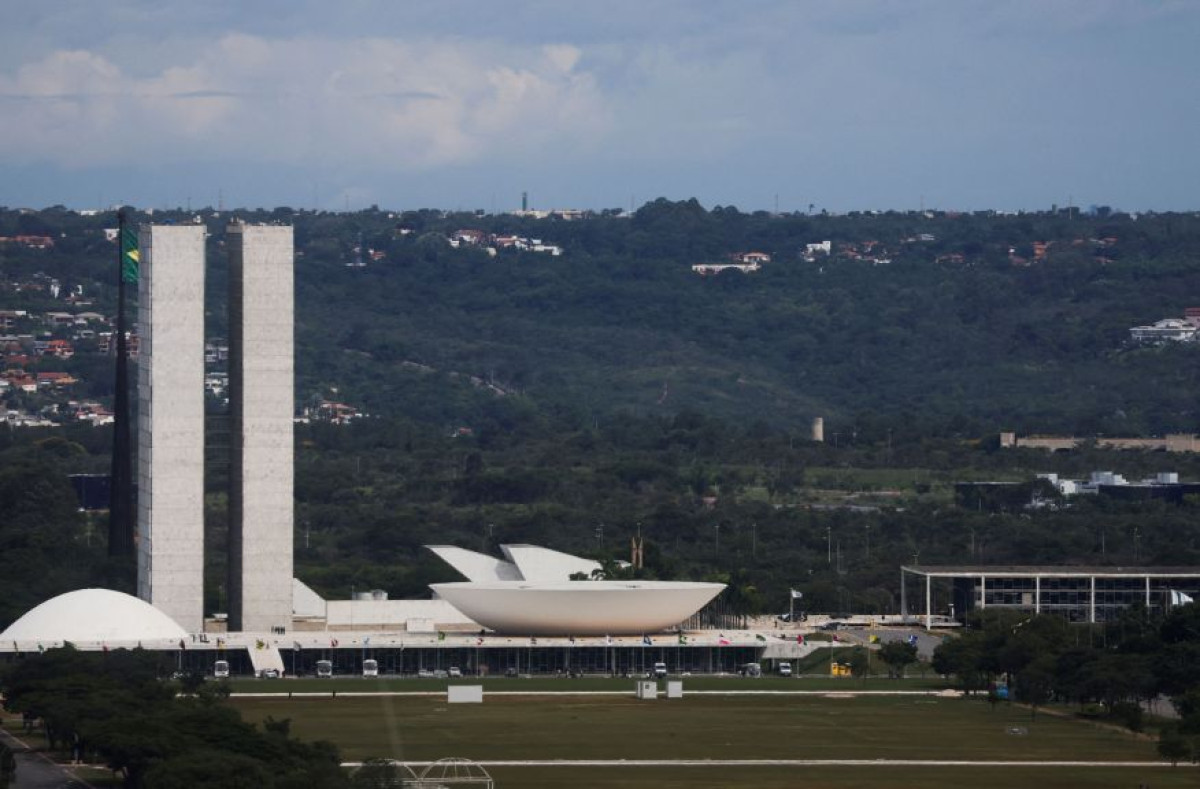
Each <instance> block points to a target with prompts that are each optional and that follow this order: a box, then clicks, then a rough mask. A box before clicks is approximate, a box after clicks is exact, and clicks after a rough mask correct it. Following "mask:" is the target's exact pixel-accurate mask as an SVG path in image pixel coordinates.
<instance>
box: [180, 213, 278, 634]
mask: <svg viewBox="0 0 1200 789" xmlns="http://www.w3.org/2000/svg"><path fill="white" fill-rule="evenodd" d="M226 243H227V244H228V247H229V283H230V285H229V288H230V290H229V333H230V337H229V339H230V343H229V352H230V353H229V395H230V405H231V408H232V414H231V416H232V420H231V422H232V424H231V426H230V445H231V453H232V457H231V461H232V462H231V466H230V469H229V471H230V486H231V487H230V495H229V628H230V630H252V631H267V630H270V629H271V628H273V627H290V626H291V621H292V514H293V506H294V505H293V499H292V486H293V473H292V444H293V441H292V431H293V425H292V418H293V415H294V390H293V379H294V355H293V346H294V343H293V273H292V260H293V257H292V228H290V227H277V226H267V225H246V224H241V223H235V224H233V225H230V226H229V229H228V234H227V235H226ZM200 346H201V347H202V346H203V343H202V342H201V343H200Z"/></svg>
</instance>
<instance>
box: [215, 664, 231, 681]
mask: <svg viewBox="0 0 1200 789" xmlns="http://www.w3.org/2000/svg"><path fill="white" fill-rule="evenodd" d="M213 676H214V677H216V678H217V679H228V678H229V661H228V660H218V661H217V662H216V663H213Z"/></svg>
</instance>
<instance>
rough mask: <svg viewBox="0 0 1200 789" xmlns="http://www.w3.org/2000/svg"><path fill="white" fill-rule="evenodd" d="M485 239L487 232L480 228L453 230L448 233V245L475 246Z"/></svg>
mask: <svg viewBox="0 0 1200 789" xmlns="http://www.w3.org/2000/svg"><path fill="white" fill-rule="evenodd" d="M485 240H487V234H486V233H484V232H483V231H482V230H470V229H468V230H455V231H454V232H453V233H452V234H451V235H450V246H452V247H458V246H468V247H477V246H479V245H480V244H482V243H483V242H484V241H485Z"/></svg>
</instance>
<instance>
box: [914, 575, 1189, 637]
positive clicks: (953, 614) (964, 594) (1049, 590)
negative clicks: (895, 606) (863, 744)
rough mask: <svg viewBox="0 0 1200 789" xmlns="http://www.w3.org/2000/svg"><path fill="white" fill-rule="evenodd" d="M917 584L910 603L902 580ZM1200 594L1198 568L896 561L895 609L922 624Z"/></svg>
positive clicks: (1080, 613) (1075, 611)
mask: <svg viewBox="0 0 1200 789" xmlns="http://www.w3.org/2000/svg"><path fill="white" fill-rule="evenodd" d="M910 577H912V578H916V579H917V580H918V582H919V583H920V589H919V593H918V595H917V597H916V605H915V606H914V608H915V609H916V610H915V611H913V610H910V603H911V602H912V601H913V598H911V597H910V596H909V585H910V584H909V579H910ZM1197 596H1200V568H1197V567H1087V566H1079V567H1072V566H1016V565H1007V566H1006V565H917V566H911V567H908V566H904V567H901V568H900V608H901V611H902V612H903V613H904V614H906V615H911V614H914V613H915V614H916V615H917V616H918V617H919V619H920V621H921V622H922V623H924V624H925V626H926V627H930V626H932V625H933V623H934V620H935V619H936V618H938V617H941V616H946V615H948V616H949V617H950V618H957V619H962V618H963V617H965V616H966V615H967V614H968V613H969V612H971V611H974V610H984V609H989V608H991V609H996V608H1000V609H1011V610H1017V611H1024V612H1028V613H1033V614H1043V613H1054V614H1061V615H1062V616H1065V617H1066V618H1067V619H1069V620H1070V621H1072V622H1107V621H1109V620H1112V619H1115V618H1116V617H1117V616H1118V615H1119V614H1120V612H1121V611H1123V610H1124V609H1126V608H1130V607H1134V606H1143V607H1145V608H1146V609H1147V610H1149V611H1156V610H1157V611H1162V610H1166V609H1168V608H1170V607H1171V606H1172V605H1177V604H1179V603H1181V602H1190V601H1191V599H1192V598H1194V597H1197Z"/></svg>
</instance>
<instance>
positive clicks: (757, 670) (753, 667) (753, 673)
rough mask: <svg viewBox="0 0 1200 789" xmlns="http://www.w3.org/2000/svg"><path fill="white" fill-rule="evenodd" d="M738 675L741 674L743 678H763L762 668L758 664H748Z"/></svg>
mask: <svg viewBox="0 0 1200 789" xmlns="http://www.w3.org/2000/svg"><path fill="white" fill-rule="evenodd" d="M738 673H740V674H741V675H742V676H743V677H761V676H762V666H761V665H759V664H758V663H746V664H744V665H743V666H742V668H741V671H739V672H738Z"/></svg>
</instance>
